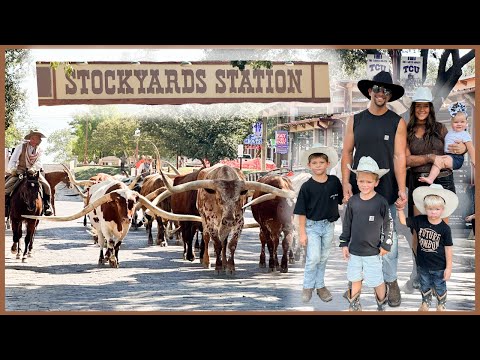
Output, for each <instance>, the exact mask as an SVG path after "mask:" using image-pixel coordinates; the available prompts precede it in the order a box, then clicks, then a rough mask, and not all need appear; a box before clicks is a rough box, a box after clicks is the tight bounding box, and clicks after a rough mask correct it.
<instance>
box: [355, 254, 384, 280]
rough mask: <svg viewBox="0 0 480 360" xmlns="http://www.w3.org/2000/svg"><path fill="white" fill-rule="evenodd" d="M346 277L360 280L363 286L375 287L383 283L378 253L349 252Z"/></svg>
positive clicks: (380, 260)
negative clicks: (357, 253) (365, 254)
mask: <svg viewBox="0 0 480 360" xmlns="http://www.w3.org/2000/svg"><path fill="white" fill-rule="evenodd" d="M347 279H348V281H351V282H356V281H361V280H363V283H364V284H365V286H368V287H372V288H375V287H377V286H379V285H381V284H382V283H383V270H382V257H381V256H380V255H372V256H358V255H353V254H350V259H349V260H348V266H347Z"/></svg>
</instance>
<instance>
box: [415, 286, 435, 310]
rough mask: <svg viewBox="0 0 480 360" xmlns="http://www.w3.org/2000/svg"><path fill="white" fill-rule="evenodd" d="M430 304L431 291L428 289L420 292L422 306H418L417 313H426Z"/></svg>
mask: <svg viewBox="0 0 480 360" xmlns="http://www.w3.org/2000/svg"><path fill="white" fill-rule="evenodd" d="M431 303H432V289H429V290H428V291H426V292H422V305H420V307H419V309H418V311H428V309H429V308H430V304H431Z"/></svg>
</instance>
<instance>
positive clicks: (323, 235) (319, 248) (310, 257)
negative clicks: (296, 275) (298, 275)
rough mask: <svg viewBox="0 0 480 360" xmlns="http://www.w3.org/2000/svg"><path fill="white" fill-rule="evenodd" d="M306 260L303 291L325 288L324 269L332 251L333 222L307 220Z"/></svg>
mask: <svg viewBox="0 0 480 360" xmlns="http://www.w3.org/2000/svg"><path fill="white" fill-rule="evenodd" d="M305 227H306V232H307V258H306V259H305V273H304V276H303V288H304V289H320V288H323V287H324V286H325V281H324V277H325V268H326V267H327V260H328V255H330V250H331V249H332V243H333V232H334V230H335V222H329V221H328V220H319V221H313V220H309V219H307V221H306V224H305Z"/></svg>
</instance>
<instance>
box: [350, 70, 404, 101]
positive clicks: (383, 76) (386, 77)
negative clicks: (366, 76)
mask: <svg viewBox="0 0 480 360" xmlns="http://www.w3.org/2000/svg"><path fill="white" fill-rule="evenodd" d="M373 85H378V86H383V87H385V88H387V89H389V90H391V91H392V96H391V97H390V99H389V100H388V102H392V101H395V100H398V99H400V98H401V97H402V96H403V94H404V93H405V89H404V88H403V86H400V85H396V84H394V83H393V80H392V75H390V73H389V72H386V71H380V72H379V73H378V74H376V75H375V76H374V77H373V78H372V80H360V81H359V82H358V83H357V87H358V90H360V92H361V93H362V94H363V95H364V96H365V97H366V98H367V99H370V95H369V94H368V89H371V88H372V87H373Z"/></svg>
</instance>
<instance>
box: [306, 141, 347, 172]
mask: <svg viewBox="0 0 480 360" xmlns="http://www.w3.org/2000/svg"><path fill="white" fill-rule="evenodd" d="M314 153H321V154H325V155H327V158H328V162H329V163H330V165H328V168H329V169H331V168H333V167H335V165H337V163H338V155H337V152H336V151H335V149H334V148H332V147H330V146H317V145H313V147H311V148H310V149H308V150H305V151H304V152H303V153H302V156H301V158H300V163H301V164H302V166H304V167H307V166H308V157H309V156H310V155H311V154H314Z"/></svg>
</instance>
